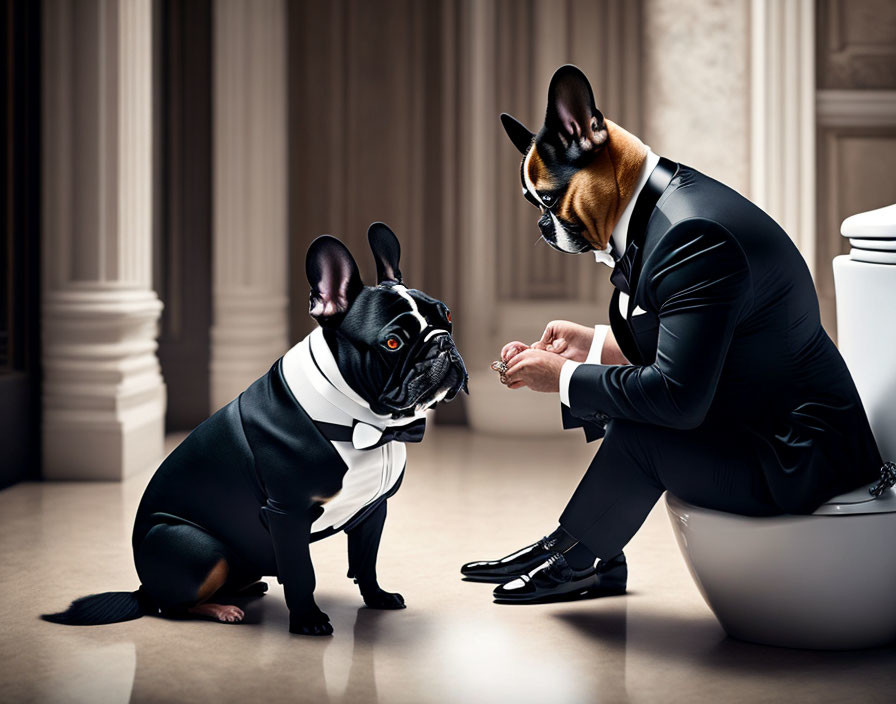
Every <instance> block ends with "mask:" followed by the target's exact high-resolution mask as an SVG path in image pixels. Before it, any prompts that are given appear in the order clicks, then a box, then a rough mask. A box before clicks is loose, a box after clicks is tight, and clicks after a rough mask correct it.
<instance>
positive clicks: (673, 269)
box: [569, 220, 752, 429]
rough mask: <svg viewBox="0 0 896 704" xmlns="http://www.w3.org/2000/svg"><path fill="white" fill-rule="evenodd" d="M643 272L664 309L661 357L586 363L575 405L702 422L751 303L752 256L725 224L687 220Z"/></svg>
mask: <svg viewBox="0 0 896 704" xmlns="http://www.w3.org/2000/svg"><path fill="white" fill-rule="evenodd" d="M641 277H642V282H643V283H644V284H645V285H646V299H647V303H648V305H651V306H653V307H654V310H657V311H658V316H659V333H658V338H657V353H656V361H655V362H654V363H653V364H651V365H649V366H633V365H625V366H617V365H603V364H583V365H581V366H579V367H578V368H576V370H575V371H574V372H573V375H572V378H571V380H570V388H569V399H570V412H571V413H572V414H573V415H575V416H577V417H579V418H582V419H583V420H590V421H606V420H608V419H610V418H624V419H626V420H632V421H637V422H640V423H649V424H651V425H661V426H665V427H670V428H680V429H688V428H696V427H697V426H698V425H700V424H701V423H702V422H703V419H704V418H705V416H706V413H707V411H708V410H709V407H710V405H711V404H712V400H713V397H714V396H715V390H716V385H717V384H718V380H719V376H720V375H721V372H722V367H723V365H724V363H725V357H726V355H727V353H728V347H729V345H730V343H731V339H732V337H733V335H734V330H735V328H736V326H737V323H738V321H739V319H740V317H741V315H742V314H744V313H745V311H746V310H747V308H748V307H749V305H751V304H752V285H751V279H750V270H749V266H748V264H747V260H746V256H745V255H744V252H743V250H742V249H741V248H740V246H739V245H738V244H737V242H735V241H734V239H733V238H732V237H731V235H730V234H729V233H728V232H727V231H726V230H725V229H724V228H722V227H721V226H719V225H716V224H715V223H712V222H707V221H699V220H696V221H688V222H686V223H683V224H681V225H679V226H677V227H676V228H675V229H673V230H671V231H669V232H667V233H666V234H665V235H664V236H663V239H662V241H661V242H660V243H659V245H657V248H656V250H655V251H654V252H653V253H651V255H650V257H649V258H648V260H647V261H645V262H644V266H643V269H642V274H641Z"/></svg>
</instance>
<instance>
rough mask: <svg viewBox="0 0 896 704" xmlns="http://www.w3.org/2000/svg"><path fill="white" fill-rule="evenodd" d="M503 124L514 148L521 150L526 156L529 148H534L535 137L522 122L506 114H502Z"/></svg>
mask: <svg viewBox="0 0 896 704" xmlns="http://www.w3.org/2000/svg"><path fill="white" fill-rule="evenodd" d="M501 124H502V125H504V131H505V132H506V133H507V136H508V137H510V141H511V142H513V146H515V147H516V148H517V149H518V150H519V152H520V154H523V155H525V154H526V152H528V151H529V147H530V146H532V140H533V139H535V135H534V134H533V133H532V132H530V131H529V130H528V129H526V126H525V125H524V124H523V123H522V122H520V121H519V120H517V119H516V118H515V117H513V116H512V115H508V114H507V113H506V112H502V113H501Z"/></svg>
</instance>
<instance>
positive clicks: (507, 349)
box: [501, 340, 529, 363]
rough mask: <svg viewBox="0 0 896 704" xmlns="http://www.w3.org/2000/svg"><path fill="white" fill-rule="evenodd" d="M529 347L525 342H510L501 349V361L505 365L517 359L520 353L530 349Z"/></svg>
mask: <svg viewBox="0 0 896 704" xmlns="http://www.w3.org/2000/svg"><path fill="white" fill-rule="evenodd" d="M528 347H529V346H528V345H527V344H526V343H525V342H520V341H519V340H514V341H513V342H508V343H507V344H506V345H504V347H502V348H501V360H502V361H503V362H505V363H507V362H509V361H510V360H511V359H513V358H514V357H516V355H518V354H519V353H520V352H523V351H524V350H526V349H528Z"/></svg>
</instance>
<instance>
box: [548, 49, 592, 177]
mask: <svg viewBox="0 0 896 704" xmlns="http://www.w3.org/2000/svg"><path fill="white" fill-rule="evenodd" d="M544 126H545V129H546V130H547V131H548V133H550V134H551V135H552V136H555V137H557V139H558V140H559V143H560V145H562V147H563V148H564V149H565V150H566V152H567V156H568V157H569V158H570V160H573V161H574V160H575V159H576V158H577V157H579V156H583V155H585V154H589V153H591V152H593V151H595V150H596V149H598V148H599V147H601V146H602V145H603V144H604V143H605V142H606V141H607V127H606V124H605V123H604V116H603V114H602V113H601V111H600V110H598V109H597V106H596V105H595V104H594V92H593V91H592V90H591V84H590V83H589V82H588V79H587V78H586V77H585V74H584V73H582V72H581V71H580V70H579V69H578V68H577V67H576V66H572V65H566V66H561V67H560V68H558V69H557V70H556V72H555V73H554V76H553V78H551V86H550V88H548V109H547V113H546V114H545V118H544Z"/></svg>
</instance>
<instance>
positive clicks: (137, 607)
mask: <svg viewBox="0 0 896 704" xmlns="http://www.w3.org/2000/svg"><path fill="white" fill-rule="evenodd" d="M157 611H158V609H156V608H155V607H154V606H153V605H152V604H151V602H150V600H149V599H148V598H147V596H146V594H145V593H144V592H143V591H141V590H139V589H138V590H137V591H135V592H103V593H102V594H91V595H90V596H82V597H81V598H80V599H75V600H74V601H73V602H72V603H71V606H69V607H68V608H67V609H66V610H65V611H60V612H59V613H58V614H43V615H41V618H42V619H43V620H44V621H50V622H51V623H63V624H65V625H67V626H99V625H101V624H103V623H118V622H119V621H131V620H133V619H135V618H140V617H141V616H145V615H146V614H150V613H156V612H157Z"/></svg>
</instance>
